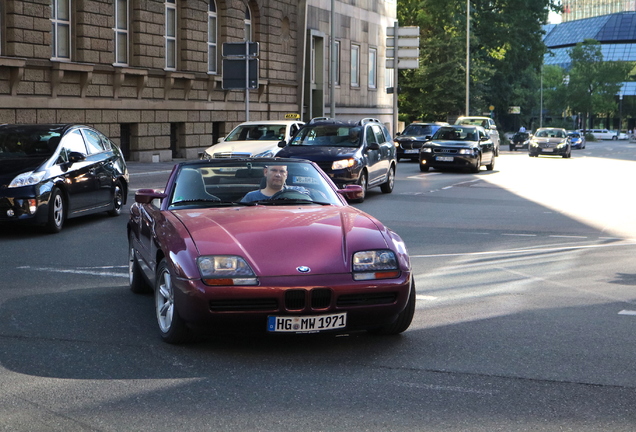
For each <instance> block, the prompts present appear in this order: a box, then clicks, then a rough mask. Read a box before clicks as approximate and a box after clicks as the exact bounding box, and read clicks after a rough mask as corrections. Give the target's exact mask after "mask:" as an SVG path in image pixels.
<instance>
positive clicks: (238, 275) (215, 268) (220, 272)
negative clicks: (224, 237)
mask: <svg viewBox="0 0 636 432" xmlns="http://www.w3.org/2000/svg"><path fill="white" fill-rule="evenodd" d="M197 265H198V266H199V272H201V279H203V283H205V284H206V285H258V278H257V277H256V275H255V274H254V271H253V270H252V268H251V267H250V266H249V264H248V263H247V262H246V261H245V260H244V259H243V258H241V257H239V256H235V255H211V256H200V257H199V258H197Z"/></svg>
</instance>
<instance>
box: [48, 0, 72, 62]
mask: <svg viewBox="0 0 636 432" xmlns="http://www.w3.org/2000/svg"><path fill="white" fill-rule="evenodd" d="M51 15H52V16H51V34H52V35H53V41H52V47H51V48H52V53H51V57H52V58H53V59H54V60H70V59H71V0H51Z"/></svg>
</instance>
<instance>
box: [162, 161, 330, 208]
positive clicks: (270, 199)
mask: <svg viewBox="0 0 636 432" xmlns="http://www.w3.org/2000/svg"><path fill="white" fill-rule="evenodd" d="M268 167H269V169H270V170H274V169H275V170H276V171H279V172H280V171H284V172H286V179H285V180H283V181H284V186H283V189H282V191H281V192H279V193H278V194H276V195H274V196H266V195H263V194H262V193H255V194H252V195H250V197H251V198H254V197H255V199H251V198H250V199H248V200H246V199H244V198H246V195H247V193H249V192H253V191H260V190H261V189H264V188H265V187H266V185H267V180H266V178H265V175H264V174H265V168H268ZM172 185H173V186H174V187H172V186H171V185H168V187H169V188H171V189H172V193H171V195H170V202H169V208H170V209H181V208H200V207H227V206H235V205H286V204H287V205H289V204H291V205H298V204H301V205H342V202H341V201H340V199H339V197H338V195H337V193H336V192H335V190H334V188H333V187H332V186H331V185H330V184H329V183H328V182H327V180H325V178H324V177H323V176H322V175H321V174H320V173H319V172H318V170H317V169H316V168H315V167H314V165H312V164H311V163H307V162H300V161H294V162H289V161H287V162H282V161H281V162H268V161H245V160H240V161H239V160H236V161H231V160H230V161H228V160H223V161H206V162H205V163H203V162H197V163H192V164H184V165H182V166H181V167H180V169H179V171H178V172H176V173H175V177H174V181H173V183H172Z"/></svg>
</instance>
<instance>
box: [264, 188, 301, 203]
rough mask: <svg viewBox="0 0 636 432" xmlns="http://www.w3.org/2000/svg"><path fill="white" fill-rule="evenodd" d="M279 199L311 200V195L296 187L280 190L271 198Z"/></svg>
mask: <svg viewBox="0 0 636 432" xmlns="http://www.w3.org/2000/svg"><path fill="white" fill-rule="evenodd" d="M277 199H288V200H304V201H311V197H310V196H309V195H307V194H304V193H302V192H299V191H297V190H294V189H283V190H279V191H278V192H276V193H275V194H274V195H272V197H271V198H270V200H277Z"/></svg>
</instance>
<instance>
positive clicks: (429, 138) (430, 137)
mask: <svg viewBox="0 0 636 432" xmlns="http://www.w3.org/2000/svg"><path fill="white" fill-rule="evenodd" d="M425 138H426V139H427V140H431V139H433V135H426V137H425Z"/></svg>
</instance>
